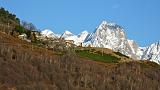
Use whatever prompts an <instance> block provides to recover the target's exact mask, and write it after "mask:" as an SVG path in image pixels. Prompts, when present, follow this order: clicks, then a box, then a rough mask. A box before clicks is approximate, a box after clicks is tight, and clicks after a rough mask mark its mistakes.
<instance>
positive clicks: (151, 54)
mask: <svg viewBox="0 0 160 90" xmlns="http://www.w3.org/2000/svg"><path fill="white" fill-rule="evenodd" d="M141 59H142V60H150V61H154V62H156V63H159V64H160V43H159V42H157V43H154V44H151V45H150V46H148V47H146V48H144V49H143V55H142V56H141Z"/></svg>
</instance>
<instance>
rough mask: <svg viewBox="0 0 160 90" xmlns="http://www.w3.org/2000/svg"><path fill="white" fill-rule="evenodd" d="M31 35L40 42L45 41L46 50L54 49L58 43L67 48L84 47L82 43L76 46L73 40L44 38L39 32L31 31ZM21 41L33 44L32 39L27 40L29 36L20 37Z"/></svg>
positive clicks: (22, 35)
mask: <svg viewBox="0 0 160 90" xmlns="http://www.w3.org/2000/svg"><path fill="white" fill-rule="evenodd" d="M31 34H34V35H35V36H36V39H37V40H39V41H43V43H44V45H45V47H46V48H54V45H55V44H56V43H63V44H65V45H66V47H82V43H80V44H79V46H77V45H75V44H74V41H73V40H65V39H64V38H63V37H59V38H50V37H47V36H42V35H41V34H40V33H39V32H37V31H31ZM18 38H19V39H21V40H25V41H27V42H31V40H30V39H27V35H26V34H25V33H24V34H21V35H19V36H18Z"/></svg>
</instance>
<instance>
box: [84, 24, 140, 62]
mask: <svg viewBox="0 0 160 90" xmlns="http://www.w3.org/2000/svg"><path fill="white" fill-rule="evenodd" d="M85 45H86V46H87V45H91V46H92V47H103V48H109V49H112V50H114V51H119V52H121V53H122V54H125V55H127V56H130V57H132V58H134V59H136V58H137V57H136V55H135V53H136V51H137V48H138V45H137V44H136V43H135V42H134V41H132V40H128V39H127V37H126V35H125V33H124V29H123V28H122V27H121V26H119V25H117V24H114V23H108V22H106V21H103V22H102V23H101V24H100V26H99V27H98V28H97V29H96V30H95V31H94V33H92V34H91V36H90V37H88V38H87V39H86V42H85Z"/></svg>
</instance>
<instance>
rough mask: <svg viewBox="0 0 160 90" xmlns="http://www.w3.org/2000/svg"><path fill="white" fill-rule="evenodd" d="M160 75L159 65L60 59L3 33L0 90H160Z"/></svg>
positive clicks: (0, 50) (66, 57) (1, 34)
mask: <svg viewBox="0 0 160 90" xmlns="http://www.w3.org/2000/svg"><path fill="white" fill-rule="evenodd" d="M159 75H160V67H159V65H157V64H155V63H151V62H142V61H139V62H133V61H131V62H121V63H110V64H109V63H98V62H95V61H91V60H88V59H85V58H80V57H75V56H74V55H72V54H70V53H66V54H64V55H63V56H62V55H60V56H59V55H56V54H54V53H53V51H50V50H46V49H45V48H40V47H37V46H35V45H32V44H31V43H27V42H22V41H21V40H19V39H17V38H14V37H12V36H9V35H6V34H4V33H1V32H0V90H125V89H133V90H144V89H145V90H159V89H160V87H159V84H160V78H159ZM137 76H138V77H137Z"/></svg>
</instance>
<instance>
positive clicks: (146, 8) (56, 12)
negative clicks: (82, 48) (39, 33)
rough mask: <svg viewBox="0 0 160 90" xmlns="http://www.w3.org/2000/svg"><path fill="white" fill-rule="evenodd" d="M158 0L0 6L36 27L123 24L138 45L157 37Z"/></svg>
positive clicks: (4, 0) (50, 0) (33, 1)
mask: <svg viewBox="0 0 160 90" xmlns="http://www.w3.org/2000/svg"><path fill="white" fill-rule="evenodd" d="M159 4H160V0H0V6H2V7H4V8H6V9H7V10H9V11H10V12H12V13H14V14H16V15H17V17H19V18H20V19H21V20H25V21H29V22H32V23H33V24H35V25H36V26H37V28H39V29H45V28H48V29H52V30H53V32H55V33H63V32H64V31H65V30H70V31H71V32H73V33H75V34H78V33H80V32H81V31H83V30H87V31H89V32H92V31H94V30H95V28H96V27H97V26H98V25H99V24H100V23H101V22H102V21H103V20H107V21H110V22H115V23H117V24H119V25H121V26H123V27H124V28H125V32H126V34H127V37H128V38H129V39H133V40H135V41H136V42H137V43H139V44H140V45H141V46H145V45H149V44H151V43H154V42H156V41H158V40H160V27H159V26H160V10H159V9H160V5H159Z"/></svg>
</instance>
